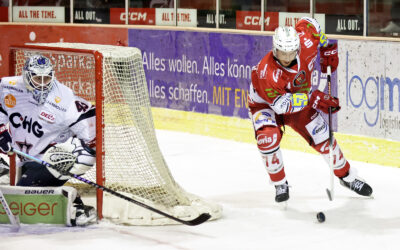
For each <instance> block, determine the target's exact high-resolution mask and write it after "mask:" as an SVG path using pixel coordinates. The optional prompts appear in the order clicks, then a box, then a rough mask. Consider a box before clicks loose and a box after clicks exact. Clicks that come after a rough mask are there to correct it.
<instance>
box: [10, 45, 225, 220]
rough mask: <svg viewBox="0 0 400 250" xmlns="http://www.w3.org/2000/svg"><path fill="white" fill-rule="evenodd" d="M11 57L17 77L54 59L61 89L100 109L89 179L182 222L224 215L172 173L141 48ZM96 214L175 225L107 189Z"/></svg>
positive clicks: (56, 49) (34, 49)
mask: <svg viewBox="0 0 400 250" xmlns="http://www.w3.org/2000/svg"><path fill="white" fill-rule="evenodd" d="M10 53H11V54H10V55H11V57H10V59H11V62H10V67H11V69H12V71H13V72H12V73H13V74H14V75H18V74H21V70H22V67H23V65H24V62H25V59H26V58H27V57H28V56H30V55H33V54H39V53H40V54H43V55H45V56H47V57H49V58H50V59H51V61H52V63H53V66H54V69H55V71H56V78H57V79H58V80H59V81H60V82H61V83H63V84H65V85H67V86H69V87H70V88H71V89H72V90H73V91H74V92H75V94H77V95H79V96H81V97H83V98H85V99H87V100H89V101H91V102H93V103H95V105H96V130H97V131H96V135H97V136H96V151H97V161H96V168H95V169H93V171H90V172H89V173H87V174H85V175H84V176H83V177H84V178H86V179H88V180H91V181H92V182H97V183H98V184H100V185H104V186H106V187H108V188H110V189H113V190H115V191H117V192H120V193H122V194H124V195H127V196H130V197H132V198H133V199H136V200H138V201H141V202H143V203H145V204H147V205H149V206H153V207H155V208H157V209H160V210H162V211H164V212H166V213H169V214H171V215H173V216H175V217H178V218H181V219H185V220H189V219H194V218H195V217H197V216H198V215H199V214H201V213H209V214H210V215H212V219H216V218H219V217H220V216H221V207H220V206H219V205H217V204H214V203H212V202H210V201H205V200H204V199H200V198H199V197H197V196H195V195H192V194H189V193H187V192H185V191H184V190H183V189H182V188H181V187H180V186H179V185H178V184H177V183H176V182H175V180H174V178H173V177H172V175H171V173H170V171H169V169H168V166H167V164H166V162H165V160H164V157H163V155H162V153H161V151H160V149H159V146H158V142H157V138H156V136H155V130H154V125H153V118H152V113H151V106H150V99H149V95H148V90H147V83H146V79H145V73H144V69H143V64H142V57H141V52H140V50H139V49H137V48H132V47H120V46H110V45H94V44H74V43H42V44H29V45H25V46H15V47H12V48H10ZM193 178H195V177H193ZM71 183H72V184H73V185H78V183H77V181H71ZM82 185H83V184H81V185H79V186H82ZM97 208H98V211H99V216H100V217H104V218H107V219H109V220H112V221H114V222H117V223H125V224H133V225H162V224H173V223H175V222H174V221H172V220H170V219H167V218H164V217H162V216H160V215H158V214H155V213H153V212H150V211H148V210H146V209H144V208H141V207H138V206H137V205H135V204H132V203H128V202H126V201H124V200H122V199H120V198H117V197H114V196H111V195H108V194H106V193H104V194H103V193H102V192H101V191H98V192H97Z"/></svg>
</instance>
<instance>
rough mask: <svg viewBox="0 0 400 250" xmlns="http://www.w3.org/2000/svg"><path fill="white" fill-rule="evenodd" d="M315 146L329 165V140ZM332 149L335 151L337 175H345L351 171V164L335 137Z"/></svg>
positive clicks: (334, 170) (334, 167) (334, 168)
mask: <svg viewBox="0 0 400 250" xmlns="http://www.w3.org/2000/svg"><path fill="white" fill-rule="evenodd" d="M314 148H315V149H316V150H317V151H318V152H320V153H321V155H322V156H323V157H324V160H325V162H326V163H327V164H328V166H329V140H326V141H324V142H322V143H320V144H318V145H316V146H314ZM332 151H333V172H334V173H335V175H336V176H337V177H339V178H340V177H343V176H345V175H346V174H347V173H348V172H349V169H350V164H349V162H348V161H347V160H346V158H345V157H344V155H343V152H342V150H341V149H340V147H339V145H338V143H337V141H336V139H335V138H333V145H332Z"/></svg>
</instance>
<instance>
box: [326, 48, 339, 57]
mask: <svg viewBox="0 0 400 250" xmlns="http://www.w3.org/2000/svg"><path fill="white" fill-rule="evenodd" d="M336 53H337V50H336V49H335V50H332V51H326V52H324V56H330V55H334V54H336Z"/></svg>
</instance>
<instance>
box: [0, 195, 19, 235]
mask: <svg viewBox="0 0 400 250" xmlns="http://www.w3.org/2000/svg"><path fill="white" fill-rule="evenodd" d="M0 203H1V204H2V205H3V208H4V211H5V212H6V214H7V216H8V219H9V220H10V223H11V225H12V228H13V231H15V232H17V231H18V230H19V228H20V224H19V219H18V217H16V216H14V215H13V213H12V212H11V209H10V207H9V206H8V203H7V201H6V198H5V197H4V195H3V192H2V191H1V189H0Z"/></svg>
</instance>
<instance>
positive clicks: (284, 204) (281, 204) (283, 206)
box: [278, 201, 288, 211]
mask: <svg viewBox="0 0 400 250" xmlns="http://www.w3.org/2000/svg"><path fill="white" fill-rule="evenodd" d="M278 206H279V208H280V209H281V210H283V211H286V210H287V208H288V202H287V201H282V202H279V203H278Z"/></svg>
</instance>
